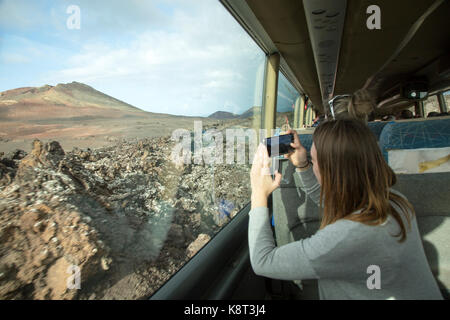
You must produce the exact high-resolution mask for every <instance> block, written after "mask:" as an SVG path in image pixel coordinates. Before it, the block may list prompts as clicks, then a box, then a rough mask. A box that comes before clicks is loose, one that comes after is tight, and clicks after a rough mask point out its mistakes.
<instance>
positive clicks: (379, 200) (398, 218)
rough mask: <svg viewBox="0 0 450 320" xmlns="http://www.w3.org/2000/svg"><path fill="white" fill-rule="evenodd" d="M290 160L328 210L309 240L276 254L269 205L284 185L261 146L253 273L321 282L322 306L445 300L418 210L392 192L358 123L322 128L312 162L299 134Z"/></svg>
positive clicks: (390, 177) (385, 169) (255, 180)
mask: <svg viewBox="0 0 450 320" xmlns="http://www.w3.org/2000/svg"><path fill="white" fill-rule="evenodd" d="M290 133H292V134H294V143H292V147H293V148H294V151H292V152H291V153H289V154H288V155H286V157H287V158H288V159H289V160H290V161H291V162H292V164H293V165H294V166H295V167H296V168H297V169H296V171H297V172H298V175H299V177H300V180H301V183H302V188H303V189H304V191H305V192H306V193H307V195H308V196H309V197H310V198H311V199H312V200H313V201H314V202H316V203H317V204H318V205H320V206H321V208H322V211H323V216H322V221H321V225H320V228H319V230H318V231H317V232H316V234H314V235H313V236H312V237H310V238H307V239H302V240H300V241H295V242H292V243H289V244H287V245H284V246H281V247H276V246H275V243H274V239H273V235H272V231H271V228H270V224H269V216H268V208H267V198H268V196H269V195H270V193H271V192H272V191H273V190H275V189H276V188H277V187H278V186H279V184H280V181H281V175H280V174H279V173H278V172H276V173H275V178H274V179H272V177H271V176H270V175H268V174H267V173H268V171H269V163H270V161H269V158H268V155H267V150H266V149H265V147H264V146H263V145H260V147H259V148H258V151H257V153H256V155H255V158H254V161H253V166H252V170H251V184H252V199H251V201H252V210H251V211H250V221H249V235H248V237H249V248H250V260H251V264H252V267H253V270H254V271H255V273H256V274H258V275H262V276H266V277H269V278H275V279H282V280H302V279H318V284H319V293H320V297H321V299H442V295H441V293H440V291H439V288H438V286H437V283H436V280H435V279H434V277H433V275H432V273H431V269H430V267H429V265H428V262H427V259H426V256H425V253H424V249H423V245H422V242H421V239H420V234H419V231H418V228H417V222H416V218H415V215H414V209H413V207H412V205H411V204H410V203H409V202H408V200H407V199H406V198H405V197H404V196H403V195H402V194H400V193H399V192H397V191H395V190H394V189H392V186H394V185H395V182H396V177H395V174H394V172H393V171H392V169H391V168H390V167H389V166H388V165H387V163H386V161H385V160H384V158H383V156H382V154H381V151H380V149H379V147H378V144H377V141H376V138H375V136H374V135H373V134H372V132H371V131H370V129H369V128H368V127H367V126H366V125H365V124H364V123H363V122H361V121H358V120H352V119H341V120H333V121H327V122H324V123H322V124H320V125H319V126H318V127H317V129H316V130H315V132H314V135H313V145H312V147H311V162H309V161H308V158H307V151H306V149H305V148H304V147H303V146H302V145H301V142H300V140H299V138H298V135H297V134H296V132H295V131H290Z"/></svg>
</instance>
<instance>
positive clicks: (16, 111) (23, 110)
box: [0, 81, 146, 120]
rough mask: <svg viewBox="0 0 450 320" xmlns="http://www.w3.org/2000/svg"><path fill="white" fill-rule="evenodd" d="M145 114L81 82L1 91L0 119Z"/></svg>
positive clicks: (109, 116)
mask: <svg viewBox="0 0 450 320" xmlns="http://www.w3.org/2000/svg"><path fill="white" fill-rule="evenodd" d="M143 113H146V112H145V111H142V110H140V109H138V108H136V107H134V106H132V105H130V104H128V103H125V102H123V101H120V100H118V99H115V98H113V97H111V96H108V95H106V94H104V93H102V92H100V91H97V90H95V89H94V88H92V87H90V86H88V85H86V84H83V83H79V82H75V81H74V82H72V83H67V84H58V85H56V86H50V85H44V86H42V87H24V88H17V89H12V90H7V91H3V92H0V119H2V120H39V119H43V118H45V119H73V118H78V119H81V118H85V119H89V118H120V117H123V116H126V115H128V116H133V115H142V114H143Z"/></svg>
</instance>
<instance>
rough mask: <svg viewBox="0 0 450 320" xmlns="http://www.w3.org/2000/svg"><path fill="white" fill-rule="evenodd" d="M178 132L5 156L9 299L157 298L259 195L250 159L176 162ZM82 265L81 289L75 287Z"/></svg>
mask: <svg viewBox="0 0 450 320" xmlns="http://www.w3.org/2000/svg"><path fill="white" fill-rule="evenodd" d="M173 145H174V142H173V141H171V140H170V138H169V137H163V138H152V139H143V140H139V141H136V140H134V141H119V142H118V143H117V144H116V145H113V146H110V147H104V148H100V149H93V150H91V149H78V148H74V149H73V150H72V151H70V152H65V151H64V150H63V149H62V148H61V146H60V144H59V143H58V142H56V141H52V142H49V143H42V142H41V141H39V140H35V141H34V142H33V148H32V151H31V152H30V153H29V154H26V153H25V152H23V151H21V150H15V151H14V152H12V153H9V154H8V155H6V156H3V155H2V156H0V226H1V227H0V299H14V298H19V299H88V298H93V297H95V299H138V298H145V297H148V296H149V295H150V294H151V293H153V292H154V291H155V290H156V289H157V288H158V287H159V286H160V285H161V284H162V283H163V282H164V281H166V280H167V279H168V278H169V277H170V276H171V275H172V274H173V273H174V272H175V271H177V270H178V269H179V268H180V267H181V266H182V265H183V264H184V263H185V262H186V261H187V260H188V259H189V258H190V257H192V256H193V255H194V254H195V253H196V252H197V251H198V250H199V249H200V248H201V247H202V246H203V245H204V244H205V243H206V242H207V241H208V240H209V239H210V238H211V237H212V236H213V235H214V234H215V233H216V232H217V231H218V230H219V229H220V228H221V227H222V226H223V225H224V224H225V223H226V222H228V221H229V220H230V219H232V218H233V217H234V215H235V214H236V213H237V212H238V211H239V210H240V209H241V208H242V207H243V206H244V205H245V204H246V203H247V202H248V201H249V198H250V186H249V177H248V173H249V166H248V165H233V166H230V165H216V166H206V165H201V164H200V165H182V166H181V167H179V166H175V164H174V163H172V162H171V161H170V154H171V151H172V149H173ZM73 265H74V266H76V267H78V268H79V270H80V272H81V290H74V289H68V288H67V281H66V280H67V278H68V277H69V274H68V273H67V270H68V268H71V267H72V266H73Z"/></svg>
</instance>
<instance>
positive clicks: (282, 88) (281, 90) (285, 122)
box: [275, 72, 300, 131]
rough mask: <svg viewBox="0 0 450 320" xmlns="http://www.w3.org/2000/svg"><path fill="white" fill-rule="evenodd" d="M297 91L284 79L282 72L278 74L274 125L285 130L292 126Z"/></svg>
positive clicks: (297, 95)
mask: <svg viewBox="0 0 450 320" xmlns="http://www.w3.org/2000/svg"><path fill="white" fill-rule="evenodd" d="M299 96H300V94H299V93H298V91H297V90H296V89H295V88H294V87H293V86H292V84H291V83H290V82H289V81H288V80H287V79H286V77H285V76H284V75H283V73H281V72H279V74H278V91H277V114H276V120H275V127H276V128H280V129H281V131H287V130H289V129H290V128H293V126H294V122H293V121H294V109H295V103H296V100H297V98H298V97H299Z"/></svg>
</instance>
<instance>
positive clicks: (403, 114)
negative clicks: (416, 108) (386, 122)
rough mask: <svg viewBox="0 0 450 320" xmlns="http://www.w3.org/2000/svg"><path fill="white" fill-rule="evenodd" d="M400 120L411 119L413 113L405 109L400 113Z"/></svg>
mask: <svg viewBox="0 0 450 320" xmlns="http://www.w3.org/2000/svg"><path fill="white" fill-rule="evenodd" d="M399 118H400V119H412V118H414V115H413V113H412V112H411V110H408V109H405V110H402V112H400V117H399Z"/></svg>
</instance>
